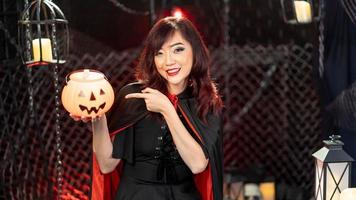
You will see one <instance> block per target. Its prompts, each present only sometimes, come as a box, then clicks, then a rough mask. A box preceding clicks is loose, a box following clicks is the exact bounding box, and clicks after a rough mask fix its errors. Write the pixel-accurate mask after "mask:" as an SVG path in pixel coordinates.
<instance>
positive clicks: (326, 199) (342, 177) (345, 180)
mask: <svg viewBox="0 0 356 200" xmlns="http://www.w3.org/2000/svg"><path fill="white" fill-rule="evenodd" d="M330 139H331V140H326V141H324V144H325V146H324V147H323V148H321V149H320V150H318V151H317V152H315V153H314V154H313V156H314V157H315V170H316V177H315V200H339V197H340V193H341V192H342V191H343V190H344V189H346V188H349V187H350V184H351V162H352V161H354V159H353V158H352V157H351V156H349V155H348V154H347V153H346V152H345V151H344V150H343V149H342V146H343V145H344V143H342V142H341V141H340V140H339V139H340V136H338V135H332V136H330Z"/></svg>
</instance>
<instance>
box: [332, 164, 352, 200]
mask: <svg viewBox="0 0 356 200" xmlns="http://www.w3.org/2000/svg"><path fill="white" fill-rule="evenodd" d="M328 167H329V168H328V169H327V171H326V178H327V179H326V180H327V183H326V184H327V190H326V199H328V200H329V199H330V200H339V198H340V193H341V191H342V190H344V189H346V188H348V187H349V165H348V163H347V162H345V163H328ZM334 179H335V180H334ZM337 187H338V188H339V189H340V190H339V189H337ZM335 189H336V191H335ZM334 191H335V193H334Z"/></svg>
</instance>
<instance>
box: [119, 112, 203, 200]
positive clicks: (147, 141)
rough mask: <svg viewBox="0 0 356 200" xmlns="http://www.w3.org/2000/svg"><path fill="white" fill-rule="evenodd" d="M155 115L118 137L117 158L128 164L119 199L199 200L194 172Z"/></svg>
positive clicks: (162, 122)
mask: <svg viewBox="0 0 356 200" xmlns="http://www.w3.org/2000/svg"><path fill="white" fill-rule="evenodd" d="M155 115H157V116H155ZM155 115H147V116H146V117H144V118H143V119H141V120H139V121H138V122H136V123H135V124H134V125H133V126H130V127H129V128H127V129H125V130H124V131H122V132H120V133H119V134H117V135H115V139H114V142H113V157H114V158H120V159H123V160H124V161H125V162H124V166H123V170H122V174H121V180H120V185H119V187H118V191H117V193H116V197H115V199H116V200H144V199H149V200H151V199H152V200H199V199H200V197H199V193H198V191H197V189H196V186H195V184H194V179H193V174H192V172H191V171H190V169H189V168H188V167H187V166H186V164H185V163H184V162H183V160H182V159H181V157H180V155H179V154H178V151H177V149H176V147H175V145H174V143H173V140H172V136H171V134H170V132H169V129H168V126H167V124H166V122H165V121H164V119H160V118H159V117H158V114H155Z"/></svg>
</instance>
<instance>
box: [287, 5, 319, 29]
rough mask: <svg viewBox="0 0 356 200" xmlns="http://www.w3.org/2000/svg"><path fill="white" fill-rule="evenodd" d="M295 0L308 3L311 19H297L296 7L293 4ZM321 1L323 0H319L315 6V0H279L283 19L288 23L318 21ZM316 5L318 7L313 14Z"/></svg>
mask: <svg viewBox="0 0 356 200" xmlns="http://www.w3.org/2000/svg"><path fill="white" fill-rule="evenodd" d="M295 1H304V2H308V3H309V5H310V15H311V21H308V22H306V21H298V17H297V11H296V7H295V4H294V2H295ZM323 1H324V0H319V1H318V4H319V5H318V6H316V3H317V1H316V0H281V6H282V14H283V19H284V21H285V22H286V23H288V24H308V23H312V22H314V21H319V20H320V16H321V7H322V5H321V4H322V3H323ZM286 2H287V3H286ZM316 7H317V8H318V10H317V12H316V14H317V15H316V16H315V11H316ZM288 8H289V9H288Z"/></svg>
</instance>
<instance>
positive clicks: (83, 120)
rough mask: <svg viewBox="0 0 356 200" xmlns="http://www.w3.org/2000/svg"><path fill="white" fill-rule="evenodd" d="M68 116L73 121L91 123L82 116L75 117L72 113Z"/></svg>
mask: <svg viewBox="0 0 356 200" xmlns="http://www.w3.org/2000/svg"><path fill="white" fill-rule="evenodd" d="M69 116H70V117H71V118H72V119H73V120H74V121H82V122H84V123H87V122H89V121H92V118H91V117H84V116H77V115H73V114H72V113H69Z"/></svg>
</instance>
